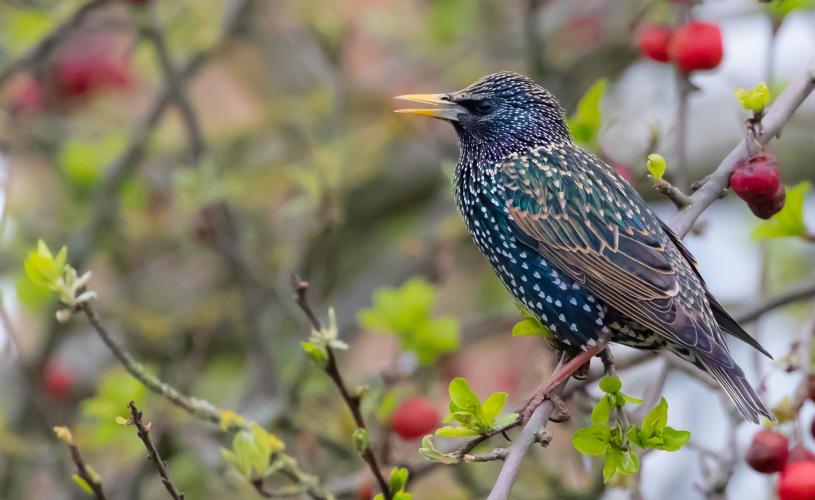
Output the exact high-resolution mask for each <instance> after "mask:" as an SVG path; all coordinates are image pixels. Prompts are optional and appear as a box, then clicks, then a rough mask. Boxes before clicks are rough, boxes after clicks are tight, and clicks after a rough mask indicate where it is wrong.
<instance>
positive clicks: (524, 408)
mask: <svg viewBox="0 0 815 500" xmlns="http://www.w3.org/2000/svg"><path fill="white" fill-rule="evenodd" d="M547 399H548V400H549V401H551V402H552V405H553V406H554V410H553V411H552V415H551V416H550V417H549V420H551V421H552V422H558V423H560V422H565V421H567V420H569V419H570V418H571V416H572V414H571V411H570V410H569V406H568V405H567V404H566V402H565V401H563V399H562V398H561V397H560V396H558V395H557V394H550V393H549V392H548V391H536V392H535V393H534V394H533V395H532V396H531V397H530V398H529V399H527V400H526V401H524V404H522V405H521V407H520V408H519V409H518V415H520V416H521V424H522V425H523V424H526V423H527V422H529V419H530V418H532V414H533V413H535V410H537V409H538V406H540V405H542V404H543V402H544V401H546V400H547Z"/></svg>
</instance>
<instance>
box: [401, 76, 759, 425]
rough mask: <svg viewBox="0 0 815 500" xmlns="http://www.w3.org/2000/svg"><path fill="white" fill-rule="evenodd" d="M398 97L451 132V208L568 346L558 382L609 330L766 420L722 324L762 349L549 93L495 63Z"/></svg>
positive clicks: (615, 338)
mask: <svg viewBox="0 0 815 500" xmlns="http://www.w3.org/2000/svg"><path fill="white" fill-rule="evenodd" d="M397 99H403V100H408V101H413V102H419V103H424V104H429V105H431V106H429V107H426V108H423V109H401V110H397V111H398V112H402V113H410V114H415V115H421V116H429V117H433V118H439V119H442V120H445V121H448V122H450V123H451V124H452V125H453V127H454V128H455V130H456V133H457V134H458V143H459V150H460V155H459V159H458V162H457V164H456V170H455V177H454V189H455V199H456V205H457V206H458V209H459V211H460V212H461V215H462V216H463V218H464V221H465V222H466V224H467V228H468V229H469V232H470V235H471V236H472V238H473V241H474V242H475V244H476V245H477V246H478V248H479V249H480V250H481V252H482V253H483V254H484V256H485V257H486V258H487V259H488V260H489V263H490V265H491V266H492V268H493V270H494V271H495V273H496V274H497V275H498V276H499V277H500V279H501V281H503V283H504V285H505V286H506V288H507V289H508V290H509V292H510V293H511V294H512V295H513V296H514V297H515V299H517V300H518V302H520V303H521V304H523V306H524V307H525V308H527V309H528V310H529V311H530V312H532V313H534V314H535V315H536V316H537V317H538V318H539V319H540V321H541V322H542V323H543V324H544V325H546V326H547V327H548V328H549V330H550V331H551V332H552V334H553V335H554V337H555V338H556V340H557V342H558V344H559V345H560V346H561V348H562V349H564V350H566V351H567V352H568V353H571V355H572V356H573V358H572V362H570V363H571V364H569V363H567V365H569V366H568V370H566V371H567V372H566V373H560V374H559V378H558V379H557V381H558V382H560V381H562V380H565V379H566V378H568V377H569V376H570V375H571V373H572V372H573V371H574V370H575V369H576V368H577V367H579V366H581V365H583V364H584V363H585V362H587V361H589V360H590V359H591V357H592V356H593V355H595V354H597V353H599V352H600V351H602V350H603V348H604V347H605V344H606V343H607V342H608V341H609V340H610V341H611V342H616V343H619V344H623V345H626V346H630V347H634V348H637V349H644V350H666V349H667V350H669V351H671V352H672V353H674V354H676V355H678V356H679V357H681V358H682V359H684V360H686V361H688V362H690V363H692V364H694V365H695V366H696V367H698V368H699V369H701V370H703V371H705V372H706V373H708V374H709V375H710V376H712V377H713V378H714V379H715V380H716V381H717V382H718V383H719V384H720V385H721V387H722V388H723V389H724V390H725V392H727V394H728V395H729V396H730V398H731V399H732V400H733V402H734V403H735V405H736V407H737V408H738V410H739V411H740V412H741V414H742V415H743V416H744V417H745V418H746V419H748V420H751V421H753V422H756V423H758V422H759V417H760V416H762V415H763V416H765V417H767V418H769V419H771V420H772V419H773V416H772V414H771V413H770V411H769V410H768V409H767V407H766V406H765V405H764V403H763V402H762V401H761V399H760V398H759V397H758V396H757V395H756V393H755V392H754V391H753V389H752V388H751V387H750V384H749V383H748V382H747V379H746V378H745V376H744V372H743V371H742V370H741V368H739V366H738V365H737V364H736V363H735V361H734V360H733V358H732V357H731V356H730V352H729V349H728V347H727V344H726V343H725V335H724V334H730V335H733V336H735V337H737V338H739V339H741V340H742V341H744V342H746V343H748V344H750V345H751V346H753V347H754V348H756V349H757V350H759V351H761V352H762V353H763V354H765V355H767V356H768V357H769V354H768V353H767V351H765V350H764V348H762V347H761V345H760V344H759V343H758V342H757V341H756V340H755V339H753V338H752V337H750V335H749V334H747V332H745V331H744V330H743V329H742V328H741V326H739V324H738V323H737V322H736V321H735V320H734V319H733V318H731V317H730V315H728V313H727V312H726V311H725V310H724V308H722V306H721V305H720V304H719V303H718V302H717V301H716V299H715V298H714V297H713V296H712V295H711V293H710V292H709V291H708V289H707V286H706V285H705V282H704V280H703V279H702V276H701V275H700V274H699V271H698V269H697V266H696V262H695V261H694V259H693V256H691V254H690V252H688V250H687V249H686V248H685V247H684V245H683V244H682V241H681V240H680V239H679V238H678V237H677V236H676V235H675V234H674V233H673V232H672V231H671V229H670V228H669V227H668V226H667V225H666V224H665V223H664V222H662V221H661V220H660V219H659V218H658V217H657V215H656V214H655V213H654V212H653V210H651V208H650V207H649V206H648V204H647V203H646V202H645V200H643V199H642V197H641V196H640V195H639V193H637V191H636V190H635V189H634V188H633V187H632V186H631V185H629V184H628V183H627V182H626V181H624V180H623V179H622V178H621V177H620V176H619V175H618V174H617V173H616V172H615V171H614V170H613V169H612V168H611V167H610V166H609V165H608V164H606V163H605V162H604V161H602V160H601V159H599V158H597V157H596V156H594V155H592V154H590V153H588V152H586V151H584V150H583V149H581V148H580V147H579V146H577V145H576V144H575V143H574V141H573V140H572V137H571V135H570V133H569V130H568V128H567V127H566V122H565V118H564V113H563V109H562V108H561V106H560V104H559V103H558V101H557V100H556V99H555V97H554V96H552V94H551V93H549V91H547V90H546V89H544V88H543V87H541V86H540V85H538V84H537V83H535V82H534V81H532V80H531V79H529V78H527V77H525V76H522V75H518V74H515V73H509V72H502V73H495V74H492V75H489V76H486V77H483V78H481V79H480V80H478V81H477V82H475V83H473V84H472V85H470V86H469V87H467V88H465V89H463V90H460V91H458V92H451V93H447V94H413V95H405V96H399V97H398V98H397ZM439 105H443V107H439ZM562 368H563V367H562ZM553 377H554V376H553ZM554 385H555V384H553V383H549V384H548V385H547V386H545V387H543V388H542V389H539V394H538V396H540V397H538V398H537V399H536V400H535V401H534V403H533V406H532V407H530V406H529V404H527V406H526V407H525V410H524V411H525V413H526V412H528V411H531V410H534V406H537V404H539V403H540V402H541V401H542V400H543V398H544V397H545V396H546V392H548V390H549V389H551V388H552V387H553V386H554ZM526 416H528V413H526Z"/></svg>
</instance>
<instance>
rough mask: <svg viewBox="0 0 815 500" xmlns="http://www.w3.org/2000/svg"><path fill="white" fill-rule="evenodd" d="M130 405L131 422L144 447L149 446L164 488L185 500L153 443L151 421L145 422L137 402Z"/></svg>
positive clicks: (151, 458) (149, 451) (171, 495)
mask: <svg viewBox="0 0 815 500" xmlns="http://www.w3.org/2000/svg"><path fill="white" fill-rule="evenodd" d="M128 406H129V407H130V422H129V423H132V424H133V425H134V426H136V430H137V431H138V434H139V438H141V440H142V442H143V443H144V447H145V448H147V453H149V454H150V460H152V461H153V463H154V464H156V469H157V470H158V475H159V477H160V478H161V482H162V484H164V488H166V489H167V492H168V493H169V494H170V497H172V498H173V500H184V494H183V493H181V492H180V491H178V489H177V488H176V487H175V485H173V482H172V481H171V480H170V476H169V474H167V466H166V465H165V463H164V461H163V460H162V459H161V455H159V453H158V449H157V448H156V445H155V443H153V440H152V439H151V438H150V428H151V423H150V422H147V424H145V423H144V422H143V421H142V412H141V411H139V409H138V408H136V403H134V402H133V401H131V402H130V403H128Z"/></svg>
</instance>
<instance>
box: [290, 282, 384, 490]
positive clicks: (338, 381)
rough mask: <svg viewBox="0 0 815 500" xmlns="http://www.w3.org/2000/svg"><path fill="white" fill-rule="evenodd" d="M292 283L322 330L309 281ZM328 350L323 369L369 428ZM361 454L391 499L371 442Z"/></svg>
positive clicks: (311, 319) (299, 300) (360, 423)
mask: <svg viewBox="0 0 815 500" xmlns="http://www.w3.org/2000/svg"><path fill="white" fill-rule="evenodd" d="M292 285H293V286H294V291H295V301H296V302H297V305H298V306H299V307H300V309H302V311H303V313H304V314H305V315H306V317H307V318H308V320H309V322H310V323H311V326H312V328H314V329H315V330H317V331H319V330H322V325H321V324H320V320H319V319H318V318H317V315H316V314H315V313H314V310H313V309H312V307H311V304H310V303H309V301H308V288H309V284H308V281H305V280H303V279H301V278H300V277H299V276H293V277H292ZM326 351H327V353H328V359H327V361H326V363H325V366H324V367H323V370H324V371H325V373H326V375H328V377H329V378H330V379H331V381H332V382H334V385H335V386H336V387H337V390H339V392H340V395H341V396H342V399H343V401H345V405H346V406H347V407H348V409H349V410H351V414H352V415H353V417H354V422H355V423H356V425H357V427H358V428H359V429H366V430H367V427H366V425H365V418H364V417H363V415H362V408H361V406H360V397H359V396H357V395H352V394H351V393H350V391H349V390H348V387H347V386H346V385H345V381H344V380H343V378H342V374H341V373H340V370H339V367H338V366H337V357H336V355H335V354H334V350H333V349H332V348H331V346H326ZM361 455H362V459H363V460H365V462H366V463H367V464H368V467H369V468H370V469H371V473H372V474H373V475H374V478H375V479H376V482H377V483H378V484H379V488H380V489H381V491H382V495H383V496H384V497H385V499H386V500H390V499H391V498H392V495H391V492H390V490H389V489H388V482H387V481H386V480H385V476H383V475H382V470H381V469H380V468H379V464H378V462H377V459H376V455H375V454H374V452H373V450H372V449H371V445H370V443H368V444H366V445H365V448H364V449H363V450H362V452H361Z"/></svg>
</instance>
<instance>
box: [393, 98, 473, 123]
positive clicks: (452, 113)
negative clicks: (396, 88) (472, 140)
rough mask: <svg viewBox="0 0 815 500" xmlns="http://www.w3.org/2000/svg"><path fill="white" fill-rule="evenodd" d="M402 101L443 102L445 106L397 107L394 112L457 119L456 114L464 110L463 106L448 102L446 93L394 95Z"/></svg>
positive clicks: (441, 118) (436, 103)
mask: <svg viewBox="0 0 815 500" xmlns="http://www.w3.org/2000/svg"><path fill="white" fill-rule="evenodd" d="M394 99H399V100H402V101H411V102H420V103H422V104H432V105H434V106H435V105H439V104H445V105H447V106H448V107H446V108H410V109H397V110H395V112H396V113H407V114H410V115H419V116H429V117H431V118H439V119H440V120H450V121H454V122H456V121H458V116H459V115H460V114H461V113H463V112H464V108H462V107H461V106H459V105H457V104H455V103H453V102H450V100H449V98H448V97H447V94H407V95H400V96H396V97H394Z"/></svg>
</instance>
